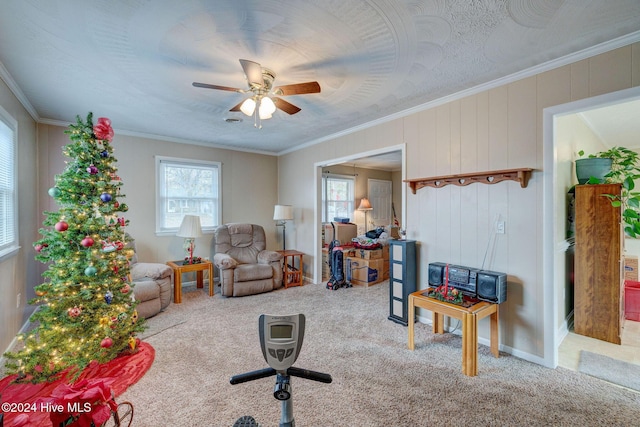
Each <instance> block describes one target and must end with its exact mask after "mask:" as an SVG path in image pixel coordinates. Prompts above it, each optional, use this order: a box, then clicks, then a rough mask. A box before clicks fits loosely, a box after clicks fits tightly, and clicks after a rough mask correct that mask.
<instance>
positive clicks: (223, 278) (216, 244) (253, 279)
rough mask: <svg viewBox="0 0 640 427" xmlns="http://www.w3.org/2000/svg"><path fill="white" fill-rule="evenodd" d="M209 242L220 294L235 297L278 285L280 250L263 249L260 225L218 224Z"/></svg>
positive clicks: (262, 229)
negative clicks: (211, 247)
mask: <svg viewBox="0 0 640 427" xmlns="http://www.w3.org/2000/svg"><path fill="white" fill-rule="evenodd" d="M212 244H213V249H214V256H213V263H214V264H215V266H216V268H218V271H219V275H220V294H221V295H223V296H227V297H229V296H234V297H239V296H245V295H253V294H259V293H262V292H269V291H272V290H274V289H279V288H281V287H282V254H280V253H278V252H275V251H268V250H266V245H267V244H266V238H265V234H264V228H262V226H260V225H256V224H244V223H231V224H225V225H221V226H219V227H217V228H216V229H215V231H214V238H213V242H212Z"/></svg>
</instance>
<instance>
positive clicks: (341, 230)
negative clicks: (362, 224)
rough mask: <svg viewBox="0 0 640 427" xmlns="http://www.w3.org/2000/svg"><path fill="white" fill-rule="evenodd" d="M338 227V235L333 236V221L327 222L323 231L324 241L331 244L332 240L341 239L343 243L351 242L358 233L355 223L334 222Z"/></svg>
mask: <svg viewBox="0 0 640 427" xmlns="http://www.w3.org/2000/svg"><path fill="white" fill-rule="evenodd" d="M333 226H335V228H336V236H335V237H334V236H333V227H332V226H331V223H325V224H324V228H323V232H322V236H323V239H322V242H323V243H324V244H325V245H329V243H331V241H332V240H339V241H340V244H341V245H347V244H349V245H350V244H351V239H353V238H354V237H356V236H357V235H358V227H357V226H356V225H355V224H341V223H338V222H334V223H333Z"/></svg>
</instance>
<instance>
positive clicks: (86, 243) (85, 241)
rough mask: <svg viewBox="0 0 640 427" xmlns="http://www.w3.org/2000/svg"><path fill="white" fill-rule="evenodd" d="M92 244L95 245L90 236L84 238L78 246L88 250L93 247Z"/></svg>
mask: <svg viewBox="0 0 640 427" xmlns="http://www.w3.org/2000/svg"><path fill="white" fill-rule="evenodd" d="M94 243H95V241H94V240H93V239H92V238H91V237H90V236H87V237H85V238H84V239H82V241H81V242H80V244H81V245H82V246H84V247H85V248H90V247H91V246H93V244H94Z"/></svg>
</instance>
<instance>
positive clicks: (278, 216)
mask: <svg viewBox="0 0 640 427" xmlns="http://www.w3.org/2000/svg"><path fill="white" fill-rule="evenodd" d="M289 219H293V207H292V206H291V205H276V206H275V208H274V210H273V220H274V221H276V227H282V250H283V251H284V250H286V249H285V232H284V231H285V229H286V227H287V225H286V224H287V220H289Z"/></svg>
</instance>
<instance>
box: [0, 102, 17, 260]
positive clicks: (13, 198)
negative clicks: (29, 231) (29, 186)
mask: <svg viewBox="0 0 640 427" xmlns="http://www.w3.org/2000/svg"><path fill="white" fill-rule="evenodd" d="M0 125H1V126H0V131H1V132H3V134H2V135H0V144H1V145H2V146H0V177H4V178H0V197H6V199H5V202H6V207H5V210H4V211H0V221H3V222H4V223H3V224H2V228H0V261H4V260H5V259H7V258H10V257H12V256H15V255H16V254H17V253H18V250H19V249H20V245H19V242H20V240H19V236H18V230H19V221H18V194H19V192H18V121H17V120H16V119H15V118H13V116H11V115H10V114H9V113H8V112H7V111H6V110H5V109H4V108H2V107H0ZM7 129H8V131H7ZM5 131H7V132H6V133H5ZM0 206H2V204H0Z"/></svg>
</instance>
